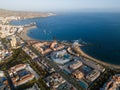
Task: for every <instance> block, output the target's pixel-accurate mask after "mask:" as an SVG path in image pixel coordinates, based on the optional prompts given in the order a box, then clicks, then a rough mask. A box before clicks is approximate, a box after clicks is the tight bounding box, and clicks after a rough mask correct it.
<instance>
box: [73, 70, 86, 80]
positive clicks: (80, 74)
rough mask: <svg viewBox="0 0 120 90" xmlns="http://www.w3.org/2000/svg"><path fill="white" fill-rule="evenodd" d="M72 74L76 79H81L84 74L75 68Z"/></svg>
mask: <svg viewBox="0 0 120 90" xmlns="http://www.w3.org/2000/svg"><path fill="white" fill-rule="evenodd" d="M72 76H73V77H74V78H76V79H79V80H80V79H82V78H83V77H84V74H83V73H82V72H81V71H79V70H75V71H74V72H73V73H72Z"/></svg>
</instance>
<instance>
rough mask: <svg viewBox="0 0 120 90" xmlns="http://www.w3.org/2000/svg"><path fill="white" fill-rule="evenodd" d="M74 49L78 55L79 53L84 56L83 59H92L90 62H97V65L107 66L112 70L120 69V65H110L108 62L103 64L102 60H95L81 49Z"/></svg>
mask: <svg viewBox="0 0 120 90" xmlns="http://www.w3.org/2000/svg"><path fill="white" fill-rule="evenodd" d="M74 49H75V51H76V52H77V53H79V55H81V56H83V57H85V58H88V59H90V60H92V61H94V62H97V63H99V64H101V65H104V66H106V67H110V68H111V69H120V66H119V65H115V64H110V63H108V62H103V61H101V60H99V59H96V58H94V57H92V56H90V55H88V54H86V53H85V52H84V51H83V50H82V49H81V48H80V47H75V48H74Z"/></svg>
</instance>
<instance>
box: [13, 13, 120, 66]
mask: <svg viewBox="0 0 120 90" xmlns="http://www.w3.org/2000/svg"><path fill="white" fill-rule="evenodd" d="M30 22H36V23H37V28H36V29H31V30H30V31H29V32H28V36H30V37H32V38H34V39H38V40H51V39H53V37H55V38H56V39H57V40H68V41H71V40H83V41H85V42H87V43H90V44H91V46H85V47H82V50H83V51H84V52H86V53H87V54H89V55H91V56H93V57H95V58H97V59H100V60H102V61H105V62H109V63H112V64H118V65H120V13H102V12H98V13H91V12H90V13H64V14H63V13H62V14H57V15H56V16H52V17H47V18H35V19H27V20H21V21H12V22H11V24H16V25H18V24H26V23H30Z"/></svg>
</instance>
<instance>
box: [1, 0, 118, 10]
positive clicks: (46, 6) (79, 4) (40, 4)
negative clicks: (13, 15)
mask: <svg viewBox="0 0 120 90" xmlns="http://www.w3.org/2000/svg"><path fill="white" fill-rule="evenodd" d="M0 8H2V9H9V10H22V11H75V10H76V11H77V10H78V11H79V10H83V11H84V10H103V11H104V10H111V11H114V10H116V11H120V0H0Z"/></svg>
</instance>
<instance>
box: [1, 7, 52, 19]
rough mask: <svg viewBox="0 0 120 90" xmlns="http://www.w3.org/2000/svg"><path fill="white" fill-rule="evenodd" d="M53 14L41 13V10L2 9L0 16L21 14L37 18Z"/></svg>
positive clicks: (25, 16)
mask: <svg viewBox="0 0 120 90" xmlns="http://www.w3.org/2000/svg"><path fill="white" fill-rule="evenodd" d="M51 15H53V14H52V13H40V12H25V11H10V10H4V9H0V17H7V16H20V17H21V18H37V17H47V16H51Z"/></svg>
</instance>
